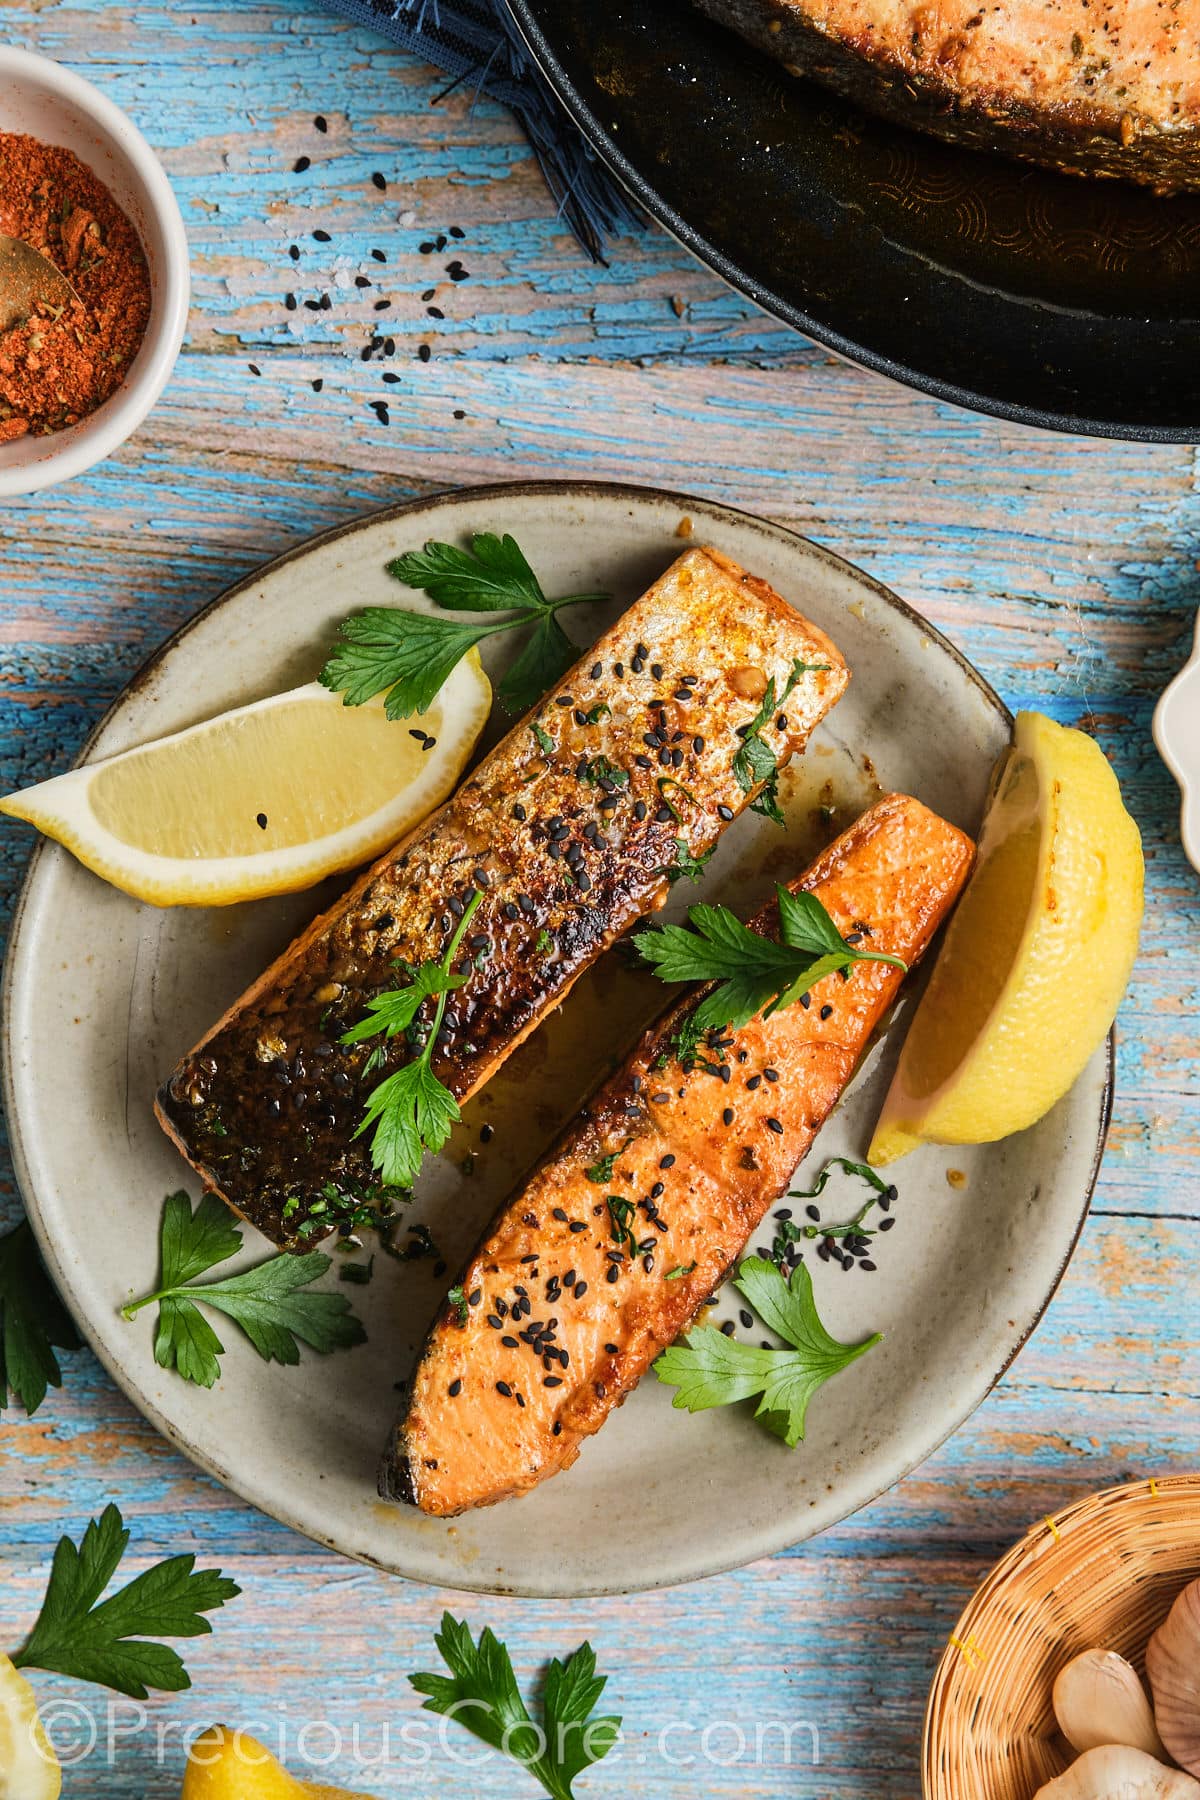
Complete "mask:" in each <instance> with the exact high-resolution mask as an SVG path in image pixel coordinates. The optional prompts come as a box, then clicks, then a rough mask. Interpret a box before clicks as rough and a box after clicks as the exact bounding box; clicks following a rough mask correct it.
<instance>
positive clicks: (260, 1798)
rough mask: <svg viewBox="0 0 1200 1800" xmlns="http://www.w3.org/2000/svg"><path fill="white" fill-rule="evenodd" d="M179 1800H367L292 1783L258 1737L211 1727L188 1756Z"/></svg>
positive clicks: (344, 1791)
mask: <svg viewBox="0 0 1200 1800" xmlns="http://www.w3.org/2000/svg"><path fill="white" fill-rule="evenodd" d="M180 1800H368V1796H367V1795H365V1794H354V1793H351V1791H350V1789H349V1788H340V1787H320V1786H318V1785H314V1784H313V1783H312V1782H309V1781H297V1780H296V1778H295V1776H294V1775H289V1774H288V1772H287V1770H286V1769H285V1768H283V1767H282V1765H281V1764H280V1763H278V1762H276V1760H275V1758H274V1757H273V1756H272V1755H271V1753H270V1751H269V1750H267V1749H265V1748H264V1747H263V1745H262V1744H260V1743H259V1742H258V1739H257V1738H252V1737H250V1736H249V1734H248V1733H247V1732H244V1731H230V1729H229V1727H228V1726H227V1725H214V1726H213V1727H212V1729H211V1730H210V1731H206V1732H204V1733H203V1735H202V1736H201V1737H198V1738H197V1739H196V1741H195V1743H194V1745H193V1746H192V1748H191V1750H190V1751H189V1753H188V1766H187V1772H186V1773H185V1775H184V1778H183V1791H182V1793H181V1795H180Z"/></svg>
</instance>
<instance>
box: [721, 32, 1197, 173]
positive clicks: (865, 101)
mask: <svg viewBox="0 0 1200 1800" xmlns="http://www.w3.org/2000/svg"><path fill="white" fill-rule="evenodd" d="M699 4H700V5H701V6H702V7H703V9H704V11H705V12H707V13H710V14H711V15H712V17H713V18H715V19H719V20H721V22H722V23H724V24H726V25H732V26H733V28H734V30H736V31H739V32H740V33H741V34H742V36H743V37H746V38H749V40H750V41H751V43H754V44H757V45H758V46H759V48H760V49H763V50H765V51H767V52H768V54H769V55H771V56H773V57H776V58H778V59H779V60H780V61H782V62H784V63H785V64H787V66H788V67H789V68H790V69H791V71H792V72H793V74H797V75H808V76H811V77H812V78H813V79H814V80H816V81H821V82H823V83H824V84H825V85H826V86H827V87H832V88H836V89H837V90H838V91H839V92H840V93H843V94H847V95H848V96H849V97H850V98H851V99H852V100H857V101H858V102H859V103H860V104H861V105H863V106H866V107H869V108H870V109H871V110H872V111H874V112H879V113H883V114H884V115H885V116H887V117H890V118H894V119H897V120H899V122H900V123H901V124H904V125H911V126H914V127H916V128H917V129H919V130H923V131H932V132H935V133H936V134H937V135H938V136H939V137H945V138H949V139H950V140H951V141H952V142H954V143H960V144H968V145H971V146H973V147H975V148H977V149H984V150H1000V151H1004V152H1006V153H1007V154H1009V155H1011V156H1020V157H1025V158H1027V159H1029V160H1031V161H1033V162H1039V163H1047V164H1049V165H1050V166H1051V167H1053V168H1056V169H1063V170H1067V171H1071V172H1075V173H1081V174H1090V175H1117V176H1121V177H1123V178H1124V179H1126V180H1129V181H1138V182H1144V183H1148V184H1149V185H1151V186H1152V187H1156V188H1159V189H1161V190H1162V191H1164V192H1171V191H1173V190H1175V189H1192V190H1200V21H1198V20H1197V15H1196V6H1195V0H985V3H984V4H976V0H699Z"/></svg>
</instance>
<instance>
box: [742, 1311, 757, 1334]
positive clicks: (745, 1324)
mask: <svg viewBox="0 0 1200 1800" xmlns="http://www.w3.org/2000/svg"><path fill="white" fill-rule="evenodd" d="M738 1318H739V1319H740V1320H741V1322H742V1329H743V1331H749V1330H750V1329H751V1327H752V1326H753V1324H754V1318H753V1315H752V1314H750V1313H748V1312H746V1311H744V1310H743V1311H742V1312H740V1313H739V1314H738Z"/></svg>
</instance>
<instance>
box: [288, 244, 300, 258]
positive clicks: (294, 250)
mask: <svg viewBox="0 0 1200 1800" xmlns="http://www.w3.org/2000/svg"><path fill="white" fill-rule="evenodd" d="M288 255H289V256H290V257H291V259H292V261H293V262H299V261H300V246H299V244H289V245H288Z"/></svg>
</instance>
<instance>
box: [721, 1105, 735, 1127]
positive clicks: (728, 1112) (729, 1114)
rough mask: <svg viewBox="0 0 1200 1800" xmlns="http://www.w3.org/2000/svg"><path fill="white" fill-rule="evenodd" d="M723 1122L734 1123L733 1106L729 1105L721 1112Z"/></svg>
mask: <svg viewBox="0 0 1200 1800" xmlns="http://www.w3.org/2000/svg"><path fill="white" fill-rule="evenodd" d="M721 1123H722V1125H732V1124H733V1108H732V1106H727V1107H726V1108H725V1111H724V1112H723V1113H722V1114H721Z"/></svg>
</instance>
